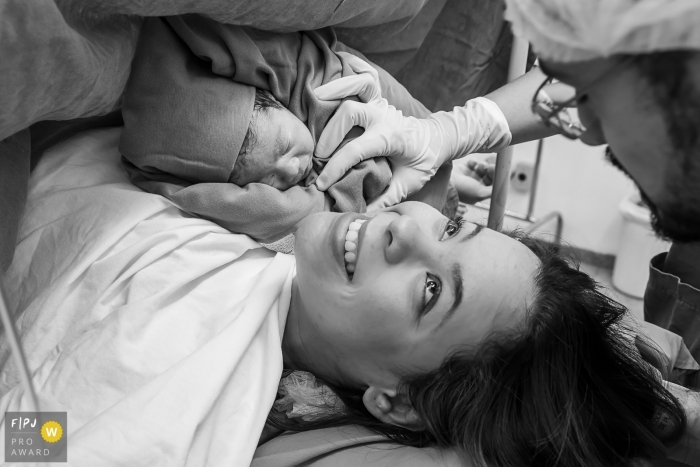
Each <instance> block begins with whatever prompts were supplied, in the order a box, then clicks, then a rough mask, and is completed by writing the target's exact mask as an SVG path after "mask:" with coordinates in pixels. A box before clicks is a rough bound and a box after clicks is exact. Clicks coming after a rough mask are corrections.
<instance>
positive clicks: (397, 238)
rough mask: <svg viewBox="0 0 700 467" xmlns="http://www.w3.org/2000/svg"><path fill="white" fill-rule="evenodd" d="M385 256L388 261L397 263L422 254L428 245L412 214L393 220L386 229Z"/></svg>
mask: <svg viewBox="0 0 700 467" xmlns="http://www.w3.org/2000/svg"><path fill="white" fill-rule="evenodd" d="M386 237H387V238H386V243H385V246H384V256H385V258H386V260H387V262H389V263H391V264H397V263H400V262H402V261H406V260H407V259H410V258H413V257H415V256H418V255H420V254H421V253H422V252H423V251H424V250H425V249H426V248H427V247H428V245H427V239H426V238H424V236H423V233H422V231H421V229H420V226H419V225H418V223H417V222H416V221H415V219H413V218H412V217H410V216H401V217H399V218H397V219H394V220H393V221H391V223H390V224H389V225H388V226H387V230H386Z"/></svg>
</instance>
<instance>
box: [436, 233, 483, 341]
mask: <svg viewBox="0 0 700 467" xmlns="http://www.w3.org/2000/svg"><path fill="white" fill-rule="evenodd" d="M477 233H478V232H477ZM472 234H473V232H472V233H470V234H469V235H472ZM450 272H451V274H450V276H451V278H452V290H453V294H454V301H453V302H452V306H451V307H450V309H449V310H447V313H445V314H444V315H443V317H442V319H441V320H440V324H438V326H437V327H436V328H435V331H437V330H438V329H440V327H442V325H443V324H445V323H446V322H447V320H449V319H450V318H451V317H452V315H454V314H455V311H456V310H457V308H458V307H459V305H461V304H462V296H463V294H464V279H463V278H462V266H461V265H460V264H459V263H454V264H453V265H452V268H451V271H450Z"/></svg>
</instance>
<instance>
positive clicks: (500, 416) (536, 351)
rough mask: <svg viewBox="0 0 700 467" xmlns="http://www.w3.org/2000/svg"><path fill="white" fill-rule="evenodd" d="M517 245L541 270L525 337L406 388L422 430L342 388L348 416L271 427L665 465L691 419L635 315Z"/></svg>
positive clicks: (486, 453)
mask: <svg viewBox="0 0 700 467" xmlns="http://www.w3.org/2000/svg"><path fill="white" fill-rule="evenodd" d="M510 235H511V236H513V237H517V238H518V239H519V240H520V241H521V242H522V243H523V244H525V245H526V246H527V247H529V248H530V249H531V250H532V251H533V252H534V253H535V254H536V255H537V257H538V258H539V259H540V261H541V265H540V267H539V270H538V272H537V276H536V288H537V292H536V297H535V300H534V302H533V304H532V306H531V308H530V309H529V310H528V313H527V317H526V318H525V319H524V320H523V322H522V323H521V324H520V325H519V326H518V327H517V329H516V330H514V331H511V332H508V333H502V334H498V335H492V336H491V337H490V338H489V339H488V341H487V342H486V343H485V344H483V345H481V346H480V348H479V349H477V351H476V353H475V354H474V352H469V351H468V350H467V349H465V350H460V351H457V352H454V353H453V354H452V355H450V356H448V357H447V358H446V360H445V361H444V362H443V364H442V365H441V366H440V367H439V368H438V369H436V370H434V371H432V372H430V373H427V374H422V375H417V376H412V377H409V378H407V379H406V380H404V381H403V383H402V391H403V392H404V393H405V394H406V395H407V397H408V399H409V400H410V402H411V405H412V406H413V408H414V409H415V410H416V411H417V413H418V414H419V416H420V418H421V420H422V421H423V423H424V424H425V427H426V428H425V429H424V430H422V431H410V430H406V429H402V428H399V427H396V426H390V425H385V424H382V423H381V422H379V421H378V420H377V419H375V418H374V417H373V416H372V415H371V414H370V413H369V412H368V411H367V409H366V408H365V406H364V404H363V402H362V395H363V391H364V390H363V388H351V387H343V386H341V385H338V384H333V383H330V384H328V385H329V387H330V388H331V389H333V390H334V391H335V393H336V394H337V395H338V397H340V398H341V399H342V401H343V402H344V403H345V406H346V410H345V413H342V414H339V415H335V416H331V417H329V419H327V420H322V421H317V422H309V423H303V424H298V423H296V422H294V421H292V420H288V419H287V418H286V417H285V415H284V413H276V412H275V411H274V410H273V411H272V412H271V414H270V416H269V417H268V422H269V423H271V424H272V425H274V426H276V427H278V428H281V429H284V430H292V431H305V430H309V429H314V428H321V427H329V426H338V425H346V424H357V425H362V426H365V427H368V428H370V429H373V430H375V431H377V432H379V433H381V434H384V435H385V436H387V437H389V438H392V439H394V440H396V441H397V442H399V443H402V444H406V445H412V446H426V445H434V446H439V447H449V448H455V449H457V450H459V451H461V452H465V453H466V454H467V455H469V456H470V457H471V458H472V460H474V461H477V462H480V463H483V464H486V465H492V466H497V467H510V466H529V465H532V466H538V467H546V466H555V465H556V466H560V465H561V466H580V467H584V466H585V467H598V466H600V467H603V466H604V467H612V466H624V465H630V464H631V460H632V459H634V458H653V457H659V456H663V455H664V453H665V446H668V445H670V444H672V443H674V442H675V441H677V440H678V439H680V437H682V436H683V434H684V431H685V426H686V419H685V413H684V411H683V409H682V407H681V406H680V404H679V403H678V401H677V400H676V399H675V398H674V397H673V396H672V395H671V393H670V392H668V391H667V390H666V389H665V388H664V387H663V385H662V384H661V382H660V381H659V380H658V379H656V377H655V376H654V375H653V372H654V370H653V367H652V365H650V364H649V363H647V361H645V359H643V358H642V354H640V352H639V351H638V350H637V349H636V347H635V338H634V334H633V333H632V332H631V331H628V330H626V328H625V326H624V325H623V323H622V319H623V315H624V314H625V312H626V309H625V308H624V307H623V306H622V305H620V304H619V303H617V302H615V301H614V300H612V299H611V298H609V297H608V296H607V295H605V294H604V293H603V292H602V291H601V290H600V289H599V286H598V284H596V282H595V281H594V280H593V279H592V278H591V277H589V276H588V275H587V274H585V273H583V272H581V271H579V269H578V267H577V266H572V265H571V264H570V263H569V262H568V261H567V260H565V259H564V258H562V257H561V256H559V255H557V254H556V253H555V252H554V251H553V250H552V249H551V248H550V247H547V246H545V245H544V244H542V243H541V242H539V241H536V240H534V239H531V238H528V237H526V236H524V235H522V234H520V233H511V234H510ZM652 349H654V347H653V344H651V343H646V345H643V346H642V350H643V353H644V356H645V358H646V359H647V360H649V362H650V363H651V364H653V365H654V366H656V367H659V368H660V369H662V370H664V369H665V366H664V365H663V358H662V357H661V353H660V352H658V351H654V350H652ZM658 410H661V411H663V412H665V413H666V414H667V415H668V416H669V418H670V419H671V420H673V421H674V424H673V429H672V430H671V431H672V432H671V433H670V434H668V433H664V434H660V432H659V431H655V429H654V422H653V418H654V415H655V413H656V412H657V411H658Z"/></svg>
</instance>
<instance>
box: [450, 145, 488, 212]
mask: <svg viewBox="0 0 700 467" xmlns="http://www.w3.org/2000/svg"><path fill="white" fill-rule="evenodd" d="M495 171H496V164H495V156H492V157H490V158H489V159H486V160H475V159H469V160H460V161H455V163H454V164H453V168H452V175H451V177H450V180H451V181H452V184H453V185H454V186H455V188H456V189H457V193H458V194H459V200H460V201H461V202H462V203H466V204H475V203H477V202H479V201H483V200H485V199H488V198H490V197H491V192H492V189H493V186H492V185H493V177H494V173H495Z"/></svg>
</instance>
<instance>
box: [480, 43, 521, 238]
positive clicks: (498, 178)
mask: <svg viewBox="0 0 700 467" xmlns="http://www.w3.org/2000/svg"><path fill="white" fill-rule="evenodd" d="M527 50H528V43H527V41H525V40H523V39H520V38H518V37H516V36H513V45H512V47H511V50H510V64H509V66H508V82H511V81H513V80H515V79H516V78H518V77H520V76H521V75H523V74H524V73H525V67H526V65H527ZM512 160H513V148H512V147H508V148H505V149H504V150H503V151H500V152H499V153H498V156H497V158H496V173H495V174H494V178H493V192H492V194H491V208H490V209H489V220H488V224H487V226H488V228H490V229H493V230H501V226H502V225H503V216H504V214H505V211H506V203H507V202H508V186H509V182H510V164H511V161H512Z"/></svg>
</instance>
